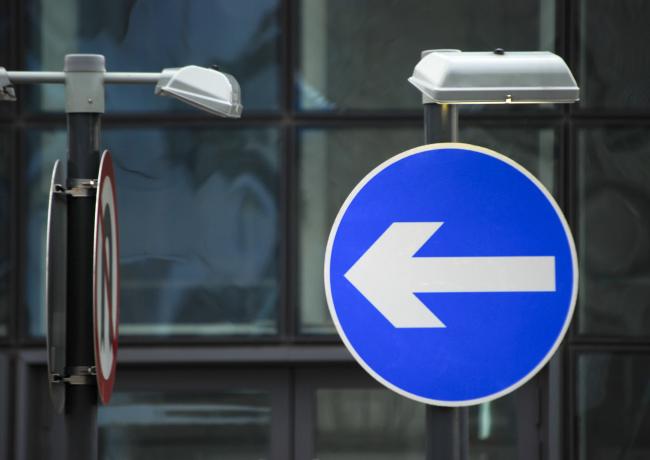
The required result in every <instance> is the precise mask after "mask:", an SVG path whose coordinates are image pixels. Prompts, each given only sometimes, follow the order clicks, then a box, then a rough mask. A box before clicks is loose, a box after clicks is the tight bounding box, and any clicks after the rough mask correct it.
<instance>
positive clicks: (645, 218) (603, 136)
mask: <svg viewBox="0 0 650 460" xmlns="http://www.w3.org/2000/svg"><path fill="white" fill-rule="evenodd" d="M578 141H579V142H578V161H579V169H578V171H579V176H578V179H579V182H578V185H579V197H580V198H579V208H578V210H579V235H578V236H579V238H578V248H579V259H580V262H581V266H582V267H581V268H582V270H581V274H580V283H581V286H580V309H579V326H580V332H583V333H587V334H596V335H619V336H637V337H638V336H646V337H647V336H650V303H648V298H650V238H649V237H648V228H650V182H649V181H648V179H649V177H650V176H649V173H648V171H650V155H648V153H650V135H649V134H648V130H647V128H646V127H638V128H617V127H594V128H588V129H583V130H582V131H581V132H580V133H579V137H578Z"/></svg>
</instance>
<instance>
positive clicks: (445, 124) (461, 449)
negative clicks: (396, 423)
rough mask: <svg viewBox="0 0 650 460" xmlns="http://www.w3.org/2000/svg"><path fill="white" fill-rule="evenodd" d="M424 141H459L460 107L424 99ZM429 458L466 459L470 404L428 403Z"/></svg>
mask: <svg viewBox="0 0 650 460" xmlns="http://www.w3.org/2000/svg"><path fill="white" fill-rule="evenodd" d="M423 107H424V143H425V144H432V143H435V142H456V141H458V108H457V107H456V106H455V105H449V104H434V103H425V104H423ZM426 414H427V415H426V426H427V437H426V440H427V444H426V453H427V454H426V458H427V460H466V459H467V458H468V456H469V411H468V409H467V408H450V407H434V406H427V411H426Z"/></svg>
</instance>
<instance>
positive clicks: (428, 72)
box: [408, 48, 580, 460]
mask: <svg viewBox="0 0 650 460" xmlns="http://www.w3.org/2000/svg"><path fill="white" fill-rule="evenodd" d="M408 81H409V82H410V83H411V84H412V85H413V86H415V87H416V88H417V89H418V90H420V92H421V93H422V104H423V106H424V137H425V139H424V141H425V144H431V143H434V142H456V141H458V107H457V106H458V105H460V104H545V103H573V102H576V101H577V100H578V99H579V93H580V90H579V88H578V85H577V84H576V81H575V79H574V77H573V75H572V73H571V70H570V69H569V68H568V66H567V65H566V63H565V62H564V60H563V59H562V58H561V57H559V56H557V55H556V54H553V53H550V52H547V51H532V52H509V51H504V50H503V49H500V48H498V49H496V50H494V51H490V52H462V51H460V50H426V51H423V52H422V56H421V59H420V61H419V62H418V63H417V65H416V66H415V68H414V70H413V74H412V76H411V77H410V78H409V79H408ZM468 425H469V421H468V409H467V408H449V407H433V406H428V407H427V427H428V432H427V460H438V459H440V460H442V459H444V460H466V459H467V458H468V451H469V433H468V428H469V427H468Z"/></svg>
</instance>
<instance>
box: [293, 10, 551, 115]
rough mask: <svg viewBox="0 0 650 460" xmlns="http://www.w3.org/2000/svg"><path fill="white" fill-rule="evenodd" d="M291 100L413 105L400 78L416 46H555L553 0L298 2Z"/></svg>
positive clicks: (334, 105)
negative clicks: (294, 81)
mask: <svg viewBox="0 0 650 460" xmlns="http://www.w3.org/2000/svg"><path fill="white" fill-rule="evenodd" d="M299 21H300V22H299V34H300V36H299V39H300V45H299V50H298V51H299V52H298V74H297V86H298V88H297V89H298V106H299V108H300V109H306V110H327V111H338V110H347V109H352V110H354V109H357V110H377V109H413V110H417V109H418V108H419V106H420V100H421V98H420V93H419V91H417V90H415V88H413V87H411V86H410V84H409V83H408V82H407V81H406V79H407V77H409V76H410V75H411V70H412V69H413V67H414V66H415V64H416V63H417V62H418V60H419V57H420V52H421V51H422V50H423V49H436V48H438V49H440V48H456V49H461V50H464V51H489V50H493V49H495V48H504V49H506V50H549V51H552V50H554V49H555V2H554V0H550V1H544V0H519V1H517V0H499V1H496V2H477V1H474V0H461V1H454V2H431V1H426V0H402V1H399V2H396V1H393V0H364V1H354V2H350V1H346V0H303V1H301V2H300V5H299Z"/></svg>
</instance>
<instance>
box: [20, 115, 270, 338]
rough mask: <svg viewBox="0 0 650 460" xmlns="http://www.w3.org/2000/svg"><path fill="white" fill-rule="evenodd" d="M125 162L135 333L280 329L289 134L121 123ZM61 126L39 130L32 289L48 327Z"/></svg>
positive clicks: (36, 313)
mask: <svg viewBox="0 0 650 460" xmlns="http://www.w3.org/2000/svg"><path fill="white" fill-rule="evenodd" d="M104 134H105V135H104V139H103V145H106V146H110V149H111V151H112V153H113V157H114V162H115V164H116V178H117V195H118V215H119V221H120V232H121V234H120V246H121V248H120V249H121V254H120V256H121V260H120V262H121V264H120V265H121V276H122V279H121V314H120V322H121V325H120V332H121V333H123V334H137V335H149V334H176V335H197V334H198V335H224V334H225V335H232V334H273V333H275V332H276V327H277V326H276V325H277V309H278V305H277V303H278V296H279V288H280V287H279V281H278V280H279V276H280V275H279V270H280V264H279V243H278V241H279V238H280V236H279V227H280V222H279V217H278V216H279V214H280V210H279V206H280V205H279V197H278V193H279V182H280V178H279V175H280V172H279V167H280V166H279V162H280V160H279V157H280V139H279V134H278V132H277V131H275V130H272V129H214V128H211V129H207V128H206V129H203V128H201V129H199V128H196V129H192V128H188V129H185V128H171V127H167V128H165V129H135V128H134V129H109V130H106V131H105V133H104ZM65 146H66V140H65V134H64V133H63V132H61V131H34V132H33V133H30V135H29V136H28V150H29V151H28V161H27V164H28V168H27V172H28V177H27V182H28V183H30V184H32V187H30V188H29V190H28V191H27V197H28V199H27V202H28V203H29V212H28V216H29V218H28V222H27V234H28V254H29V257H28V261H27V273H26V276H27V283H26V293H25V295H26V298H27V300H28V305H29V314H30V320H29V327H30V332H31V333H32V334H37V335H38V334H42V333H43V330H44V329H43V328H44V319H43V318H44V313H43V300H42V299H43V267H42V265H43V263H42V261H43V260H44V254H43V251H44V241H45V234H44V232H45V217H46V214H47V190H48V184H49V177H50V171H51V166H52V164H53V162H54V160H55V158H57V157H60V156H61V155H62V154H63V153H64V152H65V149H66V147H65Z"/></svg>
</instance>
